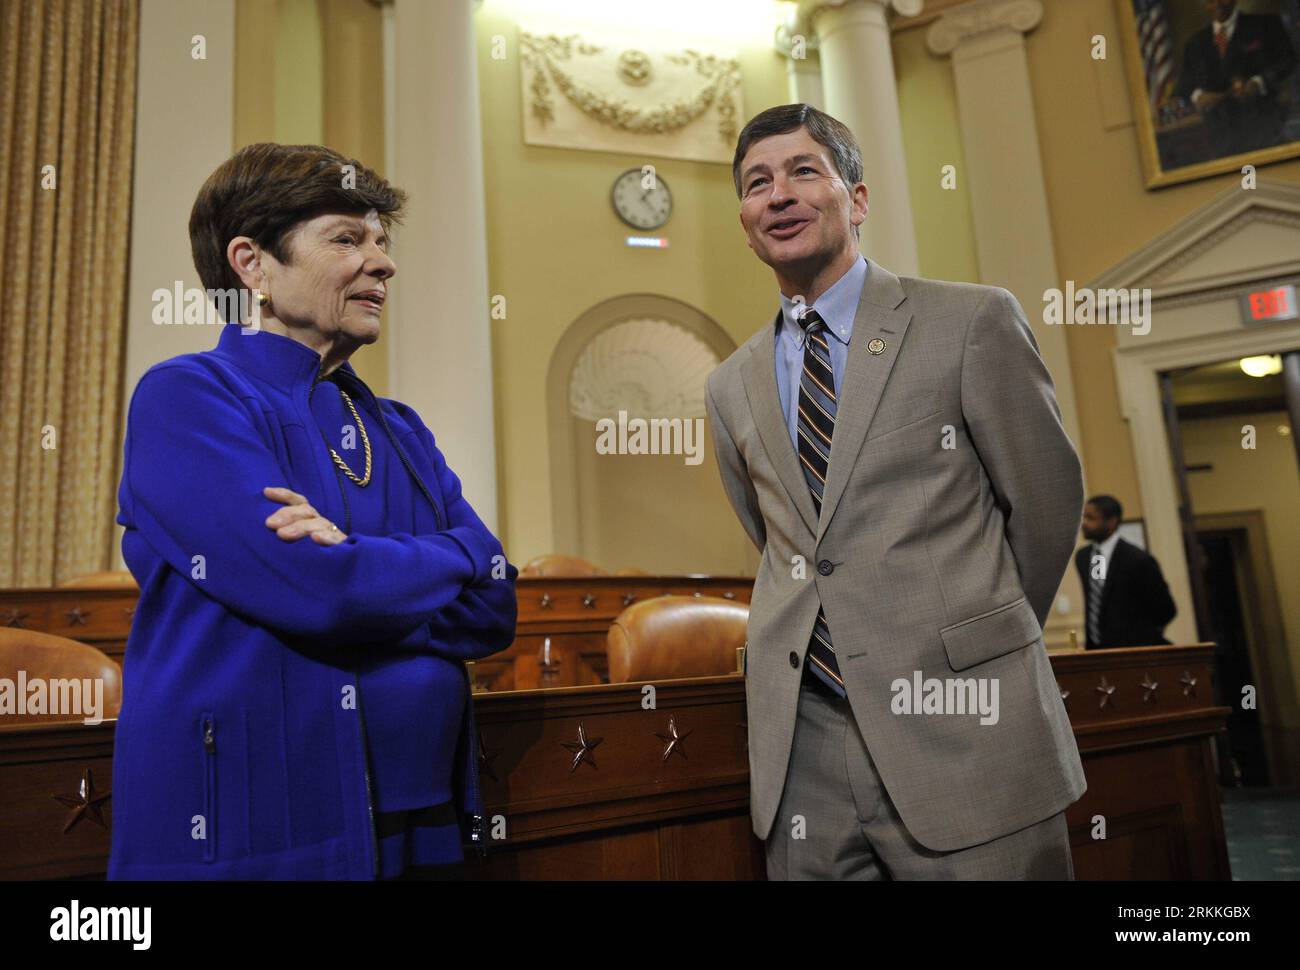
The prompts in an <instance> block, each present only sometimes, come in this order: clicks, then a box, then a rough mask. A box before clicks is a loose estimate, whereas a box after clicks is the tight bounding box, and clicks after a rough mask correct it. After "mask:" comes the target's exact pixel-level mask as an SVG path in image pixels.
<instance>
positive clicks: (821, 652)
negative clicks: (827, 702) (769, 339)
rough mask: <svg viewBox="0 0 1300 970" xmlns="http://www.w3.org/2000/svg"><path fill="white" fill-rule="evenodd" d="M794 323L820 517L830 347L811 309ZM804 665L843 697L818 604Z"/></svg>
mask: <svg viewBox="0 0 1300 970" xmlns="http://www.w3.org/2000/svg"><path fill="white" fill-rule="evenodd" d="M799 325H800V326H801V327H803V330H804V344H803V374H802V375H801V376H800V378H799V419H798V435H799V464H800V465H801V466H802V467H803V477H804V478H805V479H807V481H808V488H809V490H810V491H811V492H812V500H813V506H814V507H815V508H816V509H817V515H818V517H819V518H820V516H821V513H822V493H823V492H824V491H825V489H826V471H827V469H828V468H829V467H830V461H831V436H832V435H833V434H834V433H835V409H836V403H835V371H834V370H833V368H832V367H831V348H830V345H829V344H828V343H827V342H826V333H825V330H826V321H825V320H823V319H822V318H821V317H820V316H818V315H817V311H816V310H808V311H807V312H806V313H805V314H804V315H803V318H802V319H801V320H800V321H799ZM808 663H809V664H810V666H809V667H808V669H809V670H810V671H812V673H814V674H815V675H816V676H817V677H818V678H819V679H820V680H821V681H822V682H823V683H825V684H826V686H827V687H829V688H830V689H831V690H832V691H834V692H835V693H836V694H838V695H839V696H840V697H845V696H847V694H846V692H845V690H844V679H843V678H842V677H840V667H839V664H838V663H836V661H835V648H834V647H833V646H831V631H830V627H828V626H827V625H826V613H825V611H824V610H822V608H821V607H820V606H819V607H818V608H817V619H816V620H815V621H814V622H813V632H812V638H811V640H810V641H809V643H808Z"/></svg>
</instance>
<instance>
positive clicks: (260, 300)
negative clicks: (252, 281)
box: [253, 290, 271, 306]
mask: <svg viewBox="0 0 1300 970" xmlns="http://www.w3.org/2000/svg"><path fill="white" fill-rule="evenodd" d="M253 293H254V297H255V299H256V300H257V305H258V306H270V305H271V296H270V294H268V293H263V292H262V291H261V290H254V291H253Z"/></svg>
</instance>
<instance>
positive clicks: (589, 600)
mask: <svg viewBox="0 0 1300 970" xmlns="http://www.w3.org/2000/svg"><path fill="white" fill-rule="evenodd" d="M582 605H583V606H585V607H587V608H588V609H591V608H594V607H595V605H596V597H594V596H592V595H591V594H590V593H584V594H583V596H582Z"/></svg>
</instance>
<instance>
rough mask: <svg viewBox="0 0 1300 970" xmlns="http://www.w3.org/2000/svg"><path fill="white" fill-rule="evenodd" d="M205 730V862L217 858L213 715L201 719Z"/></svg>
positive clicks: (215, 726)
mask: <svg viewBox="0 0 1300 970" xmlns="http://www.w3.org/2000/svg"><path fill="white" fill-rule="evenodd" d="M200 723H201V725H202V729H203V830H202V831H203V861H204V862H212V861H213V860H214V859H216V857H217V827H216V822H217V819H216V815H217V722H216V718H214V717H213V716H212V715H211V714H204V715H203V716H202V718H201V719H200Z"/></svg>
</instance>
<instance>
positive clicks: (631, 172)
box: [610, 168, 673, 229]
mask: <svg viewBox="0 0 1300 970" xmlns="http://www.w3.org/2000/svg"><path fill="white" fill-rule="evenodd" d="M610 198H611V199H612V201H613V203H614V211H615V212H617V213H618V217H619V218H620V219H622V220H623V221H624V222H626V223H627V224H628V225H629V226H631V227H632V228H633V229H658V228H659V227H660V226H662V225H663V224H664V223H665V222H667V221H668V217H669V216H671V215H672V214H673V194H672V193H671V192H669V191H668V183H667V182H665V181H664V180H663V178H662V176H660V175H659V174H658V173H657V172H656V173H642V171H641V169H639V168H630V169H628V170H627V171H626V172H624V173H623V174H622V175H620V176H619V177H618V178H617V179H616V180H615V181H614V190H613V192H612V193H611V195H610Z"/></svg>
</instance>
